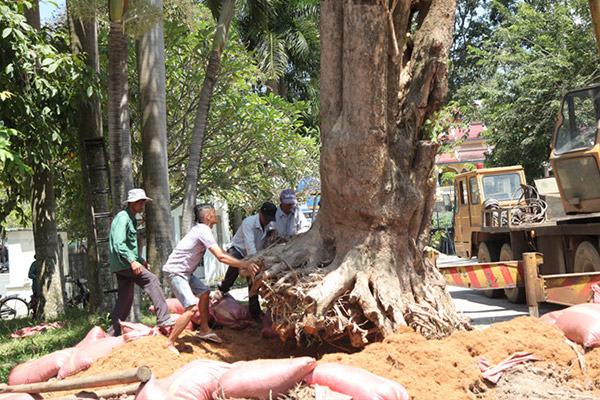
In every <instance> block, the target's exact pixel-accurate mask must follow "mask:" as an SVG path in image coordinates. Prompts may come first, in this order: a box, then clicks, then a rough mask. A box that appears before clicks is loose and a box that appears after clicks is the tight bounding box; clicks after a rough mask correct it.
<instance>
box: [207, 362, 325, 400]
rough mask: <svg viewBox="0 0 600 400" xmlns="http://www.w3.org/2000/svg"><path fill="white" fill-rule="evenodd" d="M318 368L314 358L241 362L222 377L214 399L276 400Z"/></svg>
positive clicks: (235, 364)
mask: <svg viewBox="0 0 600 400" xmlns="http://www.w3.org/2000/svg"><path fill="white" fill-rule="evenodd" d="M315 365H316V361H315V359H314V358H312V357H298V358H291V359H281V360H255V361H239V362H236V363H234V364H233V365H232V367H231V369H230V370H229V371H227V372H225V373H224V374H223V376H221V379H219V386H218V389H217V392H216V393H215V395H214V397H215V398H216V397H217V395H220V396H221V397H223V398H230V397H232V398H257V399H260V400H269V399H275V398H277V396H279V395H280V394H283V393H285V392H287V391H289V390H290V389H291V388H292V387H294V385H296V384H297V383H298V382H300V381H301V380H302V378H304V377H305V376H306V375H307V374H308V373H310V372H311V371H312V370H313V369H314V368H315Z"/></svg>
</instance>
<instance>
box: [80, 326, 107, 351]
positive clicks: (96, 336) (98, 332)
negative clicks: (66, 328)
mask: <svg viewBox="0 0 600 400" xmlns="http://www.w3.org/2000/svg"><path fill="white" fill-rule="evenodd" d="M107 336H108V335H107V334H106V332H104V329H102V328H100V327H99V326H94V327H93V328H92V329H90V331H89V332H88V333H87V335H85V337H84V338H83V339H81V341H80V342H79V343H77V344H76V345H75V347H81V346H85V345H86V344H88V343H94V342H97V341H98V340H100V339H104V338H105V337H107Z"/></svg>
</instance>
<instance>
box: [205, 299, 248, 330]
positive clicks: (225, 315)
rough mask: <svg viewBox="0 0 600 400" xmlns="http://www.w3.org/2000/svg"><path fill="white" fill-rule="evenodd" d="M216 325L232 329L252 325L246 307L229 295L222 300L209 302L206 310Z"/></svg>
mask: <svg viewBox="0 0 600 400" xmlns="http://www.w3.org/2000/svg"><path fill="white" fill-rule="evenodd" d="M208 311H209V314H210V316H211V317H212V318H213V319H214V320H215V322H216V323H218V324H220V325H223V326H226V327H228V328H232V329H244V328H246V327H247V326H249V325H250V324H252V319H251V318H250V312H249V311H248V307H247V306H244V305H242V304H240V303H239V302H238V301H237V300H236V299H234V298H233V297H232V296H231V295H230V294H229V293H226V294H225V295H223V298H222V299H220V300H218V301H216V302H211V304H210V307H209V309H208Z"/></svg>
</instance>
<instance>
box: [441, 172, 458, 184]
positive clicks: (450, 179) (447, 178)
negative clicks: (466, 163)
mask: <svg viewBox="0 0 600 400" xmlns="http://www.w3.org/2000/svg"><path fill="white" fill-rule="evenodd" d="M454 178H456V172H452V171H447V172H444V173H443V174H442V176H441V177H440V184H441V185H442V186H452V185H454Z"/></svg>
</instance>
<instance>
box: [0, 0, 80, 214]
mask: <svg viewBox="0 0 600 400" xmlns="http://www.w3.org/2000/svg"><path fill="white" fill-rule="evenodd" d="M22 5H23V4H22V3H21V4H16V3H8V4H6V3H5V4H0V32H1V36H2V40H0V90H1V93H2V95H0V105H1V106H0V188H1V190H2V194H0V198H2V199H3V200H4V201H2V202H0V223H4V221H5V218H6V216H7V215H9V214H10V213H11V212H13V211H16V212H17V213H18V214H20V215H21V216H23V217H24V216H26V213H25V211H24V205H26V204H27V202H28V201H29V200H30V198H29V196H30V194H31V183H30V175H31V170H32V167H33V166H38V167H42V168H52V169H53V170H55V175H60V162H61V161H62V160H63V159H64V156H65V152H66V151H69V150H68V149H69V147H70V145H71V143H72V141H73V137H74V130H73V129H72V125H73V121H74V118H76V112H75V111H74V110H75V108H76V104H75V103H76V99H77V96H78V94H79V93H80V92H81V91H82V90H85V89H84V88H83V87H82V85H83V84H84V82H85V81H86V75H85V73H84V66H83V63H82V62H81V60H80V59H79V58H77V57H75V56H73V55H72V54H70V53H69V52H68V51H65V49H68V46H67V45H66V43H67V42H66V37H65V33H64V32H63V31H59V30H54V31H48V30H43V31H41V32H36V31H35V30H34V29H33V28H32V27H31V26H29V25H28V24H27V22H26V20H25V17H24V16H23V15H21V14H20V12H21V11H22V10H21V6H22ZM59 160H60V161H59ZM56 172H58V173H56Z"/></svg>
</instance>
